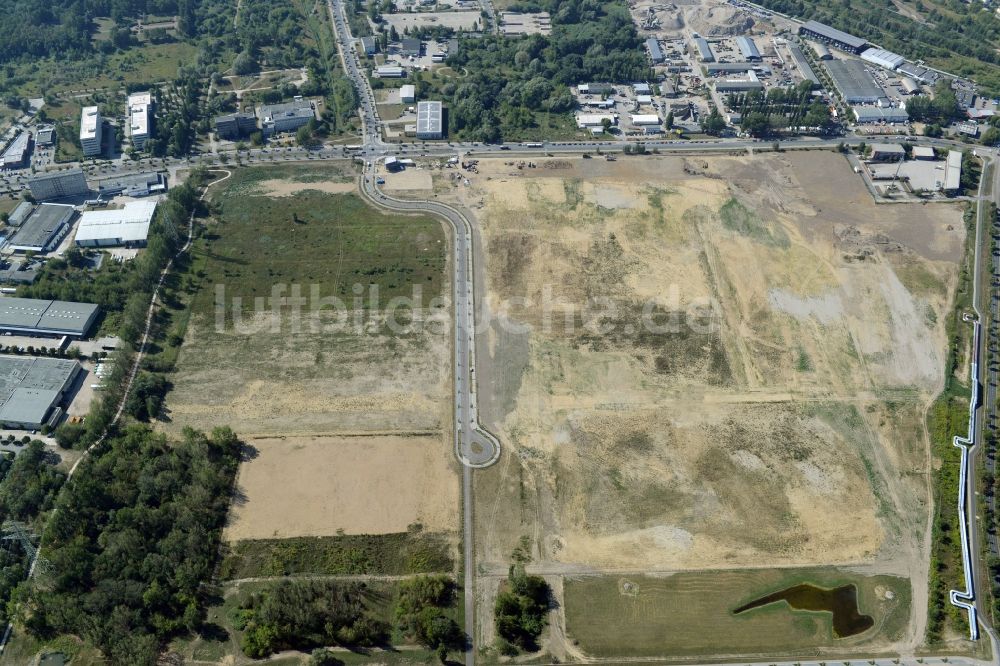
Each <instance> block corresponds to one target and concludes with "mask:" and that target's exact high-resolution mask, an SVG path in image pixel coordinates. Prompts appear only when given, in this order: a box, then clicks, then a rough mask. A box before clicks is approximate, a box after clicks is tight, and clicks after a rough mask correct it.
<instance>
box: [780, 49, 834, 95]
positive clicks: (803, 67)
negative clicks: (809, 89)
mask: <svg viewBox="0 0 1000 666" xmlns="http://www.w3.org/2000/svg"><path fill="white" fill-rule="evenodd" d="M788 53H789V54H791V56H792V60H794V61H795V66H796V67H798V68H799V73H800V74H802V78H803V79H805V80H806V81H809V82H811V83H812V84H813V85H816V86H818V85H820V82H819V77H818V76H816V72H814V71H813V68H812V65H810V64H809V61H808V60H807V59H806V54H804V53H803V52H802V49H801V48H799V46H798V45H796V44H789V45H788ZM827 53H829V51H827Z"/></svg>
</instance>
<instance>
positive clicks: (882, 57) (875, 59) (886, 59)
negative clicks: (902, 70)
mask: <svg viewBox="0 0 1000 666" xmlns="http://www.w3.org/2000/svg"><path fill="white" fill-rule="evenodd" d="M861 59H862V60H864V61H865V62H870V63H871V64H873V65H878V66H879V67H884V68H885V69H888V70H890V71H893V72H895V71H896V70H897V69H899V66H900V65H902V64H903V63H905V62H906V58H904V57H903V56H901V55H897V54H895V53H893V52H892V51H886V50H885V49H867V50H865V51H864V53H862V54H861Z"/></svg>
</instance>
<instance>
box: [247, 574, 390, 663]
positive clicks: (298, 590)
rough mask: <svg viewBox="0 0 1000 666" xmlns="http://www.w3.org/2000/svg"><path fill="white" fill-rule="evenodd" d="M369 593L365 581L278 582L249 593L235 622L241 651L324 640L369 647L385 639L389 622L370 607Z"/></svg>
mask: <svg viewBox="0 0 1000 666" xmlns="http://www.w3.org/2000/svg"><path fill="white" fill-rule="evenodd" d="M370 595H371V591H370V590H369V589H368V587H367V586H366V585H365V584H364V583H356V582H341V581H282V582H280V583H278V584H277V585H275V586H274V587H273V588H271V589H269V590H266V591H264V592H260V593H258V594H252V595H250V596H249V597H248V598H247V599H246V601H244V603H243V604H241V606H240V608H239V610H238V612H237V614H236V617H234V618H233V620H234V625H235V626H236V628H237V629H238V630H240V631H242V632H243V640H242V644H241V647H242V649H243V652H244V653H246V655H247V656H249V657H254V658H260V657H266V656H268V655H270V654H273V653H275V652H278V651H280V650H286V649H293V650H308V649H311V648H315V647H322V646H327V645H344V646H348V647H371V646H374V645H379V644H382V643H385V642H386V641H388V639H389V626H388V624H387V623H385V622H384V621H382V620H379V619H378V618H376V617H374V616H373V615H372V614H371V612H370V611H369V610H368V608H367V606H366V599H367V598H368V597H369V596H370Z"/></svg>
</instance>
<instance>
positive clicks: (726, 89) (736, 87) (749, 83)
mask: <svg viewBox="0 0 1000 666" xmlns="http://www.w3.org/2000/svg"><path fill="white" fill-rule="evenodd" d="M763 89H764V84H763V83H761V81H760V79H758V78H757V75H756V74H754V73H753V72H748V73H747V76H746V78H740V79H717V80H716V81H715V90H716V91H717V92H720V93H741V92H750V91H753V90H763Z"/></svg>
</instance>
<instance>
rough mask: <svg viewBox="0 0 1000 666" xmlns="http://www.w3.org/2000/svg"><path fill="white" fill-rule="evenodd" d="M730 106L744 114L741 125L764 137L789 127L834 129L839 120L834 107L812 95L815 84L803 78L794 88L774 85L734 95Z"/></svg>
mask: <svg viewBox="0 0 1000 666" xmlns="http://www.w3.org/2000/svg"><path fill="white" fill-rule="evenodd" d="M729 108H730V109H732V110H733V111H736V112H738V113H740V114H741V117H742V121H741V128H742V129H743V130H744V131H745V132H748V133H749V134H750V135H751V136H755V137H763V136H770V135H772V134H775V133H778V132H781V131H783V130H786V129H788V128H789V127H796V128H816V130H817V131H819V132H820V133H824V134H825V133H829V132H832V131H833V130H834V129H835V127H836V123H835V122H834V121H833V119H832V118H831V116H830V109H829V108H828V107H827V105H826V104H824V103H823V102H821V101H819V100H817V99H815V98H814V97H813V95H812V83H810V82H809V81H803V82H802V83H800V84H799V85H797V86H795V87H793V88H771V89H770V90H768V91H767V92H766V93H765V92H763V91H753V92H748V93H743V94H738V95H730V97H729Z"/></svg>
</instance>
